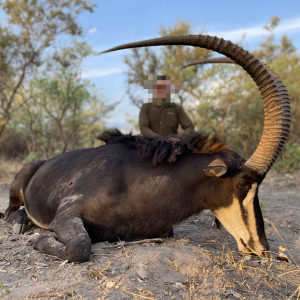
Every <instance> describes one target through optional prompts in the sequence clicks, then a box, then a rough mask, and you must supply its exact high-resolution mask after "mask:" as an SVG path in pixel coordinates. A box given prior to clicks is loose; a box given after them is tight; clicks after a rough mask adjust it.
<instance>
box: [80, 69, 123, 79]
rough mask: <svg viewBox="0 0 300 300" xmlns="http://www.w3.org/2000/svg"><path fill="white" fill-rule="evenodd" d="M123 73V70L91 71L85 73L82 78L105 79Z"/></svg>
mask: <svg viewBox="0 0 300 300" xmlns="http://www.w3.org/2000/svg"><path fill="white" fill-rule="evenodd" d="M122 72H123V71H122V69H119V68H112V69H102V70H89V71H86V72H83V74H82V78H92V77H103V76H107V75H111V74H117V73H122Z"/></svg>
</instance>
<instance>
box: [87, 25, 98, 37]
mask: <svg viewBox="0 0 300 300" xmlns="http://www.w3.org/2000/svg"><path fill="white" fill-rule="evenodd" d="M88 33H90V34H91V35H96V34H97V33H98V30H97V28H95V27H92V28H90V29H89V30H88Z"/></svg>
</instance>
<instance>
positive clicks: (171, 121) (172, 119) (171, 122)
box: [165, 111, 178, 127]
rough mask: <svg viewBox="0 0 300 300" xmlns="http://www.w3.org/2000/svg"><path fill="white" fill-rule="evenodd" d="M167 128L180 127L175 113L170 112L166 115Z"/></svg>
mask: <svg viewBox="0 0 300 300" xmlns="http://www.w3.org/2000/svg"><path fill="white" fill-rule="evenodd" d="M165 124H166V126H171V127H177V125H178V118H177V115H176V114H175V112H173V111H172V112H170V111H168V112H167V113H166V120H165Z"/></svg>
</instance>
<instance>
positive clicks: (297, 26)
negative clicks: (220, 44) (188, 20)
mask: <svg viewBox="0 0 300 300" xmlns="http://www.w3.org/2000/svg"><path fill="white" fill-rule="evenodd" d="M264 25H265V24H261V25H258V26H253V27H248V28H241V29H235V30H228V31H211V32H209V33H208V34H209V35H212V36H214V35H215V36H218V37H222V38H224V39H228V40H231V41H239V40H240V39H241V38H242V36H243V35H246V38H247V40H249V39H256V38H260V37H262V36H263V35H264V34H266V33H267V31H266V29H263V26H264ZM295 32H300V18H296V19H290V20H285V21H281V22H280V23H279V25H278V26H277V27H276V28H275V30H274V33H275V34H283V33H295Z"/></svg>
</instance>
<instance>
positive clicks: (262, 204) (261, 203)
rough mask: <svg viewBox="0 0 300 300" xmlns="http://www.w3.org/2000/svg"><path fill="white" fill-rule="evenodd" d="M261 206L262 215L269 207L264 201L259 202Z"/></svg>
mask: <svg viewBox="0 0 300 300" xmlns="http://www.w3.org/2000/svg"><path fill="white" fill-rule="evenodd" d="M259 206H260V209H261V212H262V214H264V213H265V211H264V208H266V207H267V206H266V205H265V203H264V202H263V201H262V199H260V200H259Z"/></svg>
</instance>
